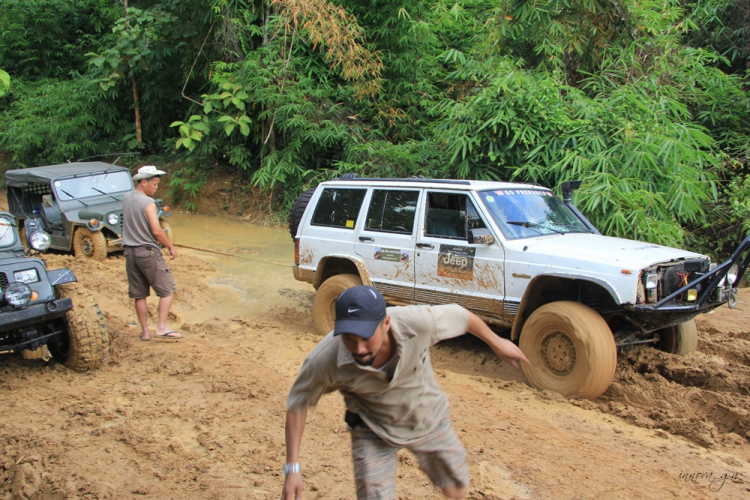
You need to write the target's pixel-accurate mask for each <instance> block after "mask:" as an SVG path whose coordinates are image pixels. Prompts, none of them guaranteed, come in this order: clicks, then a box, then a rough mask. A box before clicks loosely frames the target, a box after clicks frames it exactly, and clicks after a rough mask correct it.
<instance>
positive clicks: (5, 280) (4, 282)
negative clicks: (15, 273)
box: [0, 273, 8, 291]
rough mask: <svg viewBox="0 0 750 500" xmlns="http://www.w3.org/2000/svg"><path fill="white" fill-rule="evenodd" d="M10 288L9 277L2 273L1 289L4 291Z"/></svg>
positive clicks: (0, 274)
mask: <svg viewBox="0 0 750 500" xmlns="http://www.w3.org/2000/svg"><path fill="white" fill-rule="evenodd" d="M7 287H8V276H7V275H6V274H5V273H0V289H2V290H3V291H4V290H5V289H6V288H7Z"/></svg>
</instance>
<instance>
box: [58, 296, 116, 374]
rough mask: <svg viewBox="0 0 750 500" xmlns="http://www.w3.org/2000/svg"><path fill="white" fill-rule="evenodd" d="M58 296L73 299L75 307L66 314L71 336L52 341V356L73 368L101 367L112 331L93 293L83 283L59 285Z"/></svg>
mask: <svg viewBox="0 0 750 500" xmlns="http://www.w3.org/2000/svg"><path fill="white" fill-rule="evenodd" d="M56 292H57V296H58V298H70V299H71V300H72V301H73V309H71V310H70V311H68V313H67V314H66V315H65V324H66V326H67V339H62V340H59V341H57V342H50V343H49V344H48V348H49V350H50V353H52V357H53V358H54V359H55V360H57V361H59V362H61V363H63V364H64V365H65V366H67V367H68V368H70V369H71V370H75V371H79V372H83V371H86V370H93V369H95V368H98V367H99V366H100V365H101V364H102V363H103V362H104V361H105V360H106V359H107V358H108V357H109V331H108V330H107V325H106V324H105V322H104V316H102V312H101V311H100V310H99V305H98V304H97V303H96V300H94V297H93V295H92V294H91V292H89V291H88V290H85V289H84V288H82V287H81V286H79V285H76V284H69V285H60V286H58V287H57V290H56Z"/></svg>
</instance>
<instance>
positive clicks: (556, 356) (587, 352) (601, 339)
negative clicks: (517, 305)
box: [519, 301, 617, 399]
mask: <svg viewBox="0 0 750 500" xmlns="http://www.w3.org/2000/svg"><path fill="white" fill-rule="evenodd" d="M519 347H520V348H521V350H522V351H523V353H524V354H525V355H526V357H527V358H528V359H529V361H530V363H528V364H526V363H522V364H521V367H522V369H523V372H524V374H525V375H526V378H527V379H528V380H529V382H530V383H531V385H533V386H534V387H536V388H537V389H542V390H550V391H555V392H559V393H560V394H562V395H563V396H566V397H569V398H577V399H596V398H597V397H599V396H600V395H601V394H602V393H603V392H604V391H606V390H607V387H609V385H610V384H611V383H612V379H613V378H614V375H615V368H616V367H617V347H616V345H615V340H614V337H613V336H612V331H611V330H610V329H609V326H608V325H607V323H606V322H605V321H604V319H603V318H602V317H601V316H600V315H599V313H597V312H596V311H594V310H593V309H591V308H590V307H588V306H585V305H583V304H580V303H578V302H570V301H559V302H552V303H550V304H546V305H544V306H542V307H540V308H539V309H537V310H536V311H534V312H533V313H532V314H531V316H530V317H529V319H528V320H527V321H526V323H525V324H524V326H523V330H522V331H521V339H520V341H519Z"/></svg>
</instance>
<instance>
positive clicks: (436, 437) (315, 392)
mask: <svg viewBox="0 0 750 500" xmlns="http://www.w3.org/2000/svg"><path fill="white" fill-rule="evenodd" d="M466 332H469V333H471V334H473V335H475V336H477V337H479V338H480V339H482V340H484V341H485V342H486V343H487V344H488V345H489V346H490V347H491V348H492V350H493V351H494V352H495V354H496V355H497V356H498V357H499V358H500V359H502V360H505V361H508V362H509V363H511V364H512V365H513V366H515V367H516V368H517V367H518V365H517V364H516V361H515V360H520V361H524V362H527V363H528V360H527V359H526V357H525V356H524V355H523V353H522V352H521V350H520V349H519V348H518V347H517V346H516V345H515V344H513V343H512V342H510V341H508V340H505V339H502V338H500V337H498V336H497V335H495V333H494V332H493V331H492V330H490V328H489V327H488V326H487V325H486V324H485V323H484V321H482V320H481V319H479V318H478V317H477V316H476V315H474V314H473V313H471V312H469V311H467V310H466V309H464V308H463V307H461V306H458V305H455V304H451V305H444V306H409V307H390V308H387V309H386V305H385V300H384V299H383V296H382V295H381V294H380V292H378V291H377V290H375V289H374V288H372V287H370V286H357V287H353V288H349V289H348V290H346V291H344V292H343V293H342V294H341V295H340V296H339V298H338V299H337V300H336V326H335V328H334V330H333V331H332V332H331V333H329V334H328V335H326V336H325V338H323V340H321V341H320V343H319V344H318V345H317V346H316V347H315V349H313V351H312V352H311V353H310V354H309V355H308V356H307V358H306V359H305V361H304V363H303V364H302V369H301V370H300V372H299V375H298V376H297V379H296V380H295V381H294V385H293V386H292V388H291V390H290V391H289V397H288V399H287V417H286V449H287V463H286V464H285V465H284V469H283V473H284V476H285V479H284V489H283V490H282V500H298V499H300V498H301V495H302V476H301V474H300V464H299V450H300V444H301V442H302V433H303V432H304V429H305V421H306V419H307V408H308V407H310V406H315V405H316V404H317V402H318V400H319V399H320V396H322V395H323V394H325V393H328V392H332V391H336V390H338V391H340V392H341V394H343V396H344V402H345V404H346V408H347V411H346V417H345V419H346V423H347V424H348V427H349V431H350V433H351V438H352V460H353V462H354V479H355V483H356V488H357V498H358V499H359V500H362V499H367V500H370V499H378V500H380V499H388V500H390V499H393V500H397V499H398V496H397V494H396V466H397V463H398V458H397V453H398V451H399V450H400V449H401V448H407V449H409V450H410V451H411V452H412V453H414V455H415V456H416V457H417V459H418V460H419V466H420V468H421V469H422V470H423V471H424V472H425V473H426V474H427V475H428V477H429V478H430V480H431V481H432V483H433V484H434V485H435V486H437V487H438V488H440V490H441V491H442V493H443V495H445V496H446V497H449V498H463V497H464V496H465V495H466V491H467V488H468V486H469V472H468V466H467V462H466V450H465V449H464V447H463V445H462V444H461V441H460V440H459V439H458V436H457V435H456V431H455V430H454V429H453V424H452V423H451V420H450V409H449V406H448V399H447V398H446V396H445V394H443V392H442V390H441V389H440V386H439V385H438V384H437V382H436V381H435V376H434V374H433V372H432V365H431V363H430V346H432V345H433V344H435V343H437V342H439V341H441V340H445V339H449V338H453V337H458V336H460V335H463V334H464V333H466Z"/></svg>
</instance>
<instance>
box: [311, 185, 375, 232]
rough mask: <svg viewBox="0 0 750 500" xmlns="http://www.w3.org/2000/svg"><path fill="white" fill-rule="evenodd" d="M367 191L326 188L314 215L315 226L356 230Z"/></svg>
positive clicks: (313, 223) (313, 222)
mask: <svg viewBox="0 0 750 500" xmlns="http://www.w3.org/2000/svg"><path fill="white" fill-rule="evenodd" d="M366 192H367V190H366V189H338V188H326V189H324V190H323V194H321V195H320V199H318V205H317V206H316V207H315V213H313V218H312V225H313V226H327V227H338V228H342V229H354V226H356V225H357V217H358V216H359V209H360V208H361V207H362V201H363V200H364V199H365V193H366Z"/></svg>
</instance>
